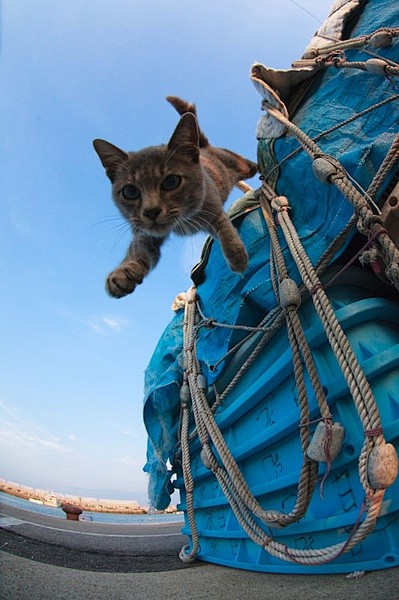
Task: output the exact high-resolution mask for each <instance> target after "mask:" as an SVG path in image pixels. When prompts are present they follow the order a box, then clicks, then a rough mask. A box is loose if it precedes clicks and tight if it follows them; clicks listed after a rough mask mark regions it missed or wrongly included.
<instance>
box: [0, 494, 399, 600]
mask: <svg viewBox="0 0 399 600" xmlns="http://www.w3.org/2000/svg"><path fill="white" fill-rule="evenodd" d="M180 528H181V526H180V525H179V524H166V525H163V524H162V525H130V524H128V525H125V524H124V525H117V524H108V523H93V522H86V521H84V522H80V521H79V522H74V521H67V520H65V521H64V520H62V519H58V518H54V517H49V516H46V515H39V514H37V513H31V512H27V511H24V510H20V509H17V508H15V507H10V506H6V505H1V506H0V550H1V552H0V573H1V580H0V581H1V584H0V599H1V600H39V599H40V600H75V599H76V600H125V599H126V600H128V599H129V600H130V599H136V598H137V599H145V600H153V599H156V600H163V599H168V600H169V599H170V598H180V597H181V598H184V599H185V600H191V599H193V600H194V599H196V600H197V599H204V600H205V599H206V600H208V599H209V598H218V599H221V600H224V599H229V600H252V599H254V600H255V599H258V598H262V599H269V598H270V599H272V600H287V599H291V598H295V597H296V596H304V597H306V598H308V599H310V598H312V599H313V598H315V599H321V600H323V599H330V598H331V599H334V600H347V599H348V600H349V599H350V600H360V599H361V600H380V599H381V600H382V599H384V600H385V599H386V598H389V600H399V569H398V568H394V569H387V570H384V571H373V572H369V573H366V574H364V575H363V576H362V577H358V578H351V579H350V578H348V577H347V576H346V575H278V574H268V573H256V572H251V571H240V570H237V569H228V568H225V567H219V566H216V565H211V564H206V563H203V562H199V561H197V562H194V563H191V564H188V565H186V564H183V563H182V562H181V561H180V559H179V558H178V553H179V550H180V548H181V547H182V546H183V545H184V544H185V543H187V539H186V538H185V537H184V536H182V535H181V533H180Z"/></svg>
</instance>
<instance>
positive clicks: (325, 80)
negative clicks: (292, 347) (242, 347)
mask: <svg viewBox="0 0 399 600" xmlns="http://www.w3.org/2000/svg"><path fill="white" fill-rule="evenodd" d="M394 5H395V3H393V2H391V1H388V2H384V1H371V2H368V3H366V8H365V9H364V10H363V12H362V13H361V15H360V18H359V21H358V23H357V25H356V27H355V29H354V30H353V31H352V33H351V37H354V36H358V35H362V34H365V33H370V32H372V31H374V30H375V29H377V27H379V26H382V25H384V26H391V27H394V26H395V25H397V23H398V7H397V6H394ZM382 19H383V22H382ZM378 24H380V25H378ZM377 51H378V54H379V55H380V56H386V57H389V58H391V59H392V60H395V58H396V60H398V59H399V43H398V42H397V41H395V40H394V44H393V45H392V46H390V47H387V48H379V49H378V50H376V49H375V48H374V49H373V52H377ZM345 54H346V57H347V59H348V60H351V61H355V60H367V59H368V58H370V55H369V54H367V53H365V52H364V51H363V50H348V51H346V52H345ZM398 91H399V90H398V89H397V87H395V84H394V83H393V81H391V80H390V79H388V78H383V77H377V76H376V75H373V74H369V73H366V72H364V71H359V70H354V69H341V70H336V69H329V70H327V71H325V72H323V73H322V74H321V73H320V72H319V73H317V74H316V76H315V77H314V78H313V81H312V83H311V87H310V89H308V91H307V94H306V96H305V98H304V100H303V101H302V103H301V105H300V108H299V109H298V110H297V111H296V112H295V114H294V116H293V117H291V119H292V121H294V122H295V123H296V124H298V125H299V126H300V127H301V129H302V130H304V131H305V132H306V133H307V134H308V135H310V136H311V137H314V136H316V135H318V134H319V133H321V132H323V131H325V130H327V129H329V128H331V127H332V126H334V125H335V124H337V123H340V122H342V121H344V120H346V119H348V117H351V116H353V115H354V114H355V113H359V112H361V111H363V110H364V109H366V108H368V107H370V106H372V105H373V104H375V103H377V102H380V101H381V100H383V99H385V98H387V97H389V96H393V95H395V94H397V93H398ZM398 123H399V103H398V101H397V100H396V101H394V102H390V103H389V104H386V105H385V106H384V107H382V108H379V109H377V110H374V111H372V112H370V113H368V114H367V115H365V116H364V117H361V118H359V119H356V120H354V121H352V122H351V123H349V124H347V125H345V126H344V127H342V128H340V129H338V130H336V131H335V132H333V133H331V134H329V135H327V136H325V137H323V138H321V139H320V140H319V142H318V144H319V146H320V147H321V148H322V150H323V152H325V153H327V154H330V155H332V156H334V157H336V158H338V159H339V160H340V161H341V163H342V164H343V166H344V167H345V169H346V170H347V172H348V173H349V174H350V175H351V176H352V177H353V178H354V179H355V180H356V181H357V182H358V183H359V184H360V185H361V187H362V188H364V189H367V187H368V185H369V184H370V182H371V180H372V178H373V176H374V175H375V173H376V171H377V169H378V167H379V166H380V164H381V162H382V160H383V158H384V157H385V155H386V153H387V152H388V150H389V147H390V145H391V144H392V142H393V139H394V137H395V135H396V134H397V133H398V129H399V128H398ZM297 147H298V142H297V141H296V140H295V139H294V138H293V137H291V136H289V135H284V136H282V137H280V138H278V139H276V140H273V142H271V140H260V141H259V145H258V150H259V153H260V156H261V157H267V156H268V155H272V154H273V153H274V157H275V160H276V161H277V162H280V161H282V160H283V159H284V158H285V157H286V156H287V155H288V154H290V153H291V151H292V150H295V149H296V148H297ZM264 174H266V173H264ZM276 190H277V192H278V193H279V194H283V195H285V196H287V197H288V198H289V200H290V204H291V207H292V211H291V218H292V220H293V222H294V224H295V226H296V228H297V231H298V233H299V235H300V237H301V240H302V244H303V245H304V247H305V249H306V251H307V253H308V255H309V257H310V259H311V261H312V262H313V264H315V263H316V262H317V260H318V259H319V258H320V256H321V255H322V254H323V252H324V251H325V250H326V249H327V248H328V246H329V245H330V244H331V242H332V241H333V240H334V239H335V238H336V236H337V235H338V234H339V233H340V232H341V231H342V229H343V228H344V227H345V225H346V224H347V223H348V220H349V219H350V217H351V216H352V214H353V210H352V207H351V205H350V204H349V202H348V201H347V200H346V199H345V198H344V197H343V196H342V195H341V194H340V192H339V191H338V190H337V189H336V187H335V186H333V185H328V184H323V183H320V182H319V181H317V180H316V179H315V177H314V175H313V173H312V169H311V160H310V158H309V157H308V156H307V154H305V153H304V152H303V151H301V152H299V153H297V154H296V155H295V156H294V157H292V158H291V159H289V160H287V161H283V162H282V164H281V166H280V170H279V176H278V180H277V183H276ZM243 205H244V206H246V207H247V208H248V207H249V208H250V210H248V211H247V212H245V211H242V212H243V214H241V216H240V215H239V216H237V217H236V218H235V220H234V223H235V225H236V226H237V228H238V230H239V233H240V236H241V238H242V240H243V241H244V243H245V245H246V247H247V250H248V253H249V256H250V262H249V267H248V269H247V270H246V271H245V273H244V274H243V275H237V274H235V273H232V272H231V271H230V269H229V267H228V265H227V264H226V261H225V259H224V257H223V255H222V253H221V249H220V245H219V243H218V242H208V244H207V251H206V252H205V258H204V264H203V265H202V272H201V268H200V269H196V270H195V274H196V275H195V277H194V280H195V282H196V284H197V293H198V297H199V299H200V303H201V306H202V309H203V311H204V313H205V315H206V316H208V317H212V318H214V319H216V320H217V321H220V322H224V323H229V324H235V323H239V324H245V325H257V324H258V323H259V321H260V320H261V318H262V317H264V316H265V314H266V313H267V312H268V311H269V310H270V309H271V308H273V307H274V305H275V298H274V294H273V291H272V286H271V280H270V269H269V239H268V234H267V230H266V226H265V223H264V220H263V217H262V213H261V211H260V209H259V208H256V205H255V206H254V202H253V200H252V202H251V194H250V193H249V194H247V195H246V197H244V200H243ZM238 212H240V211H238ZM282 247H283V251H284V256H285V260H286V264H287V266H288V268H289V271H290V276H291V277H293V278H294V279H296V280H297V281H298V282H299V277H298V274H297V270H296V267H295V266H294V264H293V262H292V259H291V258H290V256H289V253H288V251H287V248H286V246H285V243H284V241H283V240H282ZM198 272H199V273H200V275H198ZM199 280H201V282H200V283H198V281H199ZM182 322H183V311H182V310H180V311H179V312H178V313H177V314H176V316H175V317H174V319H173V320H172V322H171V323H170V325H169V326H168V327H167V328H166V330H165V332H164V333H163V335H162V337H161V338H160V341H159V343H158V346H157V348H156V349H155V352H154V355H153V357H152V359H151V362H150V364H149V366H148V369H147V371H146V377H145V404H144V422H145V426H146V428H147V432H148V452H147V464H146V465H145V467H144V470H145V471H146V472H148V473H149V475H150V482H149V498H150V502H151V504H152V505H153V506H154V507H156V508H158V509H163V508H165V507H166V506H167V505H168V504H169V501H170V499H169V495H170V493H171V491H172V488H171V484H170V475H171V472H170V471H169V470H168V467H167V462H168V460H171V459H172V457H173V453H174V449H175V446H176V443H177V439H176V433H175V432H176V423H177V422H178V419H179V409H180V403H179V387H180V385H181V381H182V367H181V353H182V345H183V327H182ZM236 341H237V333H236V332H232V331H231V330H230V329H221V328H215V329H210V330H207V329H205V328H201V329H200V331H199V341H198V347H197V353H198V357H199V359H200V361H201V363H202V365H203V374H204V375H205V377H206V378H207V381H208V384H211V383H213V382H215V381H216V380H217V378H218V377H219V376H220V374H221V373H222V372H223V370H224V369H226V366H227V365H226V364H225V362H222V363H221V364H219V365H218V367H217V368H216V369H214V370H211V369H210V366H212V365H214V364H215V363H217V361H218V360H219V359H220V358H221V357H222V356H224V355H225V353H226V351H227V350H228V349H229V348H230V347H231V346H232V344H233V343H235V342H236Z"/></svg>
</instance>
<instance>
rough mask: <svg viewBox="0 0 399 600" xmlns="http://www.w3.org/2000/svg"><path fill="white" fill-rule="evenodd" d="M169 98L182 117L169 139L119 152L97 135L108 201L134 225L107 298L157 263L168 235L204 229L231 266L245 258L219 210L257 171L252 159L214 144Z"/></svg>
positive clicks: (192, 113)
mask: <svg viewBox="0 0 399 600" xmlns="http://www.w3.org/2000/svg"><path fill="white" fill-rule="evenodd" d="M167 100H168V101H169V102H170V103H171V104H172V105H173V106H174V107H175V108H176V110H177V112H178V113H179V114H180V115H182V116H181V118H180V121H179V123H178V125H177V127H176V129H175V131H174V132H173V134H172V137H171V138H170V140H169V142H168V144H162V145H160V146H151V147H148V148H144V149H143V150H139V151H138V152H124V151H123V150H120V149H119V148H117V147H116V146H114V145H113V144H110V143H109V142H105V141H104V140H94V142H93V144H94V148H95V150H96V152H97V154H98V155H99V157H100V160H101V162H102V164H103V166H104V167H105V169H106V173H107V175H108V177H109V179H110V180H111V183H112V193H113V199H114V201H115V204H116V206H117V207H118V208H119V210H120V212H121V214H122V215H123V216H124V217H125V219H126V220H127V221H128V222H129V224H130V225H131V228H132V233H133V239H132V241H131V243H130V245H129V249H128V251H127V255H126V257H125V258H124V260H123V261H122V263H121V264H120V265H119V267H117V268H116V269H115V270H114V271H112V273H110V274H109V275H108V277H107V280H106V289H107V291H108V293H109V294H110V295H111V296H114V297H115V298H121V297H122V296H126V294H130V293H131V292H133V290H134V289H135V287H136V285H138V284H140V283H141V282H142V281H143V278H144V277H145V276H146V275H147V274H148V273H149V271H150V270H151V269H153V268H154V267H155V265H156V264H157V262H158V260H159V257H160V248H161V246H162V244H163V243H164V241H165V240H166V238H167V237H168V236H169V234H170V233H172V232H175V233H177V234H179V235H190V234H193V233H195V232H197V231H207V232H208V233H210V234H211V235H212V236H213V237H215V238H218V239H219V241H220V244H221V246H222V250H223V254H224V256H225V258H226V260H227V262H228V263H229V265H230V268H231V269H232V270H233V271H236V272H242V271H244V270H245V269H246V267H247V264H248V255H247V252H246V250H245V248H244V245H243V243H242V241H241V239H240V237H239V235H238V233H237V231H236V229H235V227H234V225H233V224H232V222H231V220H230V219H229V217H228V216H227V215H226V213H225V212H224V210H223V204H224V202H225V201H226V199H227V197H228V195H229V193H230V191H231V190H232V188H233V187H234V186H235V185H237V184H238V183H239V182H240V181H241V180H242V179H247V178H249V177H252V176H253V175H255V173H256V171H257V165H256V164H255V163H253V162H251V161H249V160H247V159H245V158H243V157H241V156H239V155H238V154H235V153H234V152H230V151H229V150H225V149H224V148H214V147H213V146H211V145H210V144H209V141H208V140H207V138H206V137H205V135H204V134H203V133H202V131H201V130H200V129H199V127H198V124H197V118H196V109H195V106H194V105H193V104H189V103H187V102H185V101H184V100H181V99H180V98H176V97H174V96H168V98H167Z"/></svg>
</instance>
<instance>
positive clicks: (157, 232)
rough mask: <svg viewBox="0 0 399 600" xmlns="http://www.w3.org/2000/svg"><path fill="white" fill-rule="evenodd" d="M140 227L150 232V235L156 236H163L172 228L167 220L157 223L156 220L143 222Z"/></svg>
mask: <svg viewBox="0 0 399 600" xmlns="http://www.w3.org/2000/svg"><path fill="white" fill-rule="evenodd" d="M142 227H143V228H144V229H145V230H146V231H148V232H149V233H151V235H154V236H156V237H163V236H165V235H166V234H167V233H170V231H171V229H172V227H171V223H170V222H169V221H168V222H165V223H157V222H156V221H152V222H151V223H143V224H142Z"/></svg>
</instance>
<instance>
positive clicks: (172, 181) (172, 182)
mask: <svg viewBox="0 0 399 600" xmlns="http://www.w3.org/2000/svg"><path fill="white" fill-rule="evenodd" d="M180 184H181V177H180V175H174V174H171V175H167V176H166V177H165V179H164V180H163V182H162V189H163V190H165V192H170V191H172V190H175V189H176V188H178V187H179V185H180Z"/></svg>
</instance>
